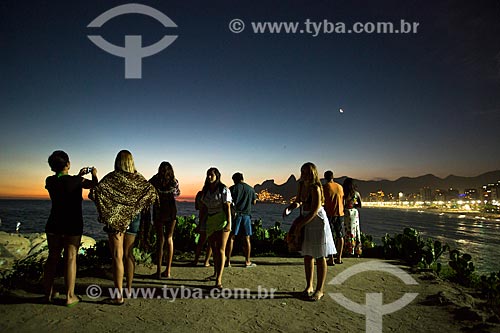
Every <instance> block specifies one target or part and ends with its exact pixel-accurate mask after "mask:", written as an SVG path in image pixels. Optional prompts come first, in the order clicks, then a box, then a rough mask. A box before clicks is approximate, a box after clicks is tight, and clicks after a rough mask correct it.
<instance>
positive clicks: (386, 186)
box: [254, 170, 500, 199]
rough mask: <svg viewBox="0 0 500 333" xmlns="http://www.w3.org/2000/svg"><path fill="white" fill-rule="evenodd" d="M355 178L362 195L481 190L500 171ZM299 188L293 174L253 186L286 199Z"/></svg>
mask: <svg viewBox="0 0 500 333" xmlns="http://www.w3.org/2000/svg"><path fill="white" fill-rule="evenodd" d="M345 178H346V176H343V177H340V178H335V182H337V183H339V184H342V183H343V182H344V180H345ZM322 181H323V180H322ZM355 181H356V184H357V186H358V190H359V192H360V193H361V195H362V196H368V194H369V193H371V192H377V191H379V190H382V191H384V192H385V193H386V194H388V193H393V194H397V193H399V192H403V193H405V194H409V193H419V192H420V189H421V188H423V187H430V188H431V189H432V190H436V189H442V190H448V189H450V188H453V189H456V190H459V191H460V192H461V193H463V192H464V190H465V189H480V188H482V186H483V185H486V184H490V183H497V182H498V181H500V170H496V171H490V172H486V173H483V174H481V175H479V176H475V177H462V176H455V175H449V176H448V177H446V178H439V177H437V176H434V175H432V174H426V175H423V176H418V177H413V178H412V177H401V178H398V179H396V180H386V179H384V180H359V179H356V180H355ZM297 187H298V184H297V179H296V178H295V176H294V175H291V176H290V177H289V178H288V180H287V181H286V182H285V183H284V184H281V185H277V184H276V183H275V182H274V180H273V179H271V180H266V181H264V182H263V183H262V184H257V185H255V186H254V189H255V191H256V192H257V193H258V192H260V191H261V190H268V191H269V192H271V193H276V194H281V195H282V196H283V197H284V198H285V199H290V198H292V197H294V196H295V195H296V194H297Z"/></svg>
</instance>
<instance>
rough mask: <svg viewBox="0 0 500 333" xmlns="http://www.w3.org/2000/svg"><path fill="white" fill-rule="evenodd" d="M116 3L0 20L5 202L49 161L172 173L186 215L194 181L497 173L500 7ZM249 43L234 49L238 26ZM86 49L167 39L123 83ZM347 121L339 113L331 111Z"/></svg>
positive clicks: (0, 177)
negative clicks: (307, 169) (411, 27)
mask: <svg viewBox="0 0 500 333" xmlns="http://www.w3.org/2000/svg"><path fill="white" fill-rule="evenodd" d="M127 3H128V2H126V1H95V0H93V1H87V0H86V1H83V0H82V1H71V2H67V1H29V2H25V1H16V0H7V1H2V2H1V4H0V46H1V49H2V52H0V110H1V116H0V117H1V121H0V142H1V143H0V198H1V197H3V198H5V197H47V194H46V190H45V189H44V181H45V178H46V177H47V176H48V175H50V174H51V171H50V168H49V166H48V164H47V157H48V156H49V155H50V153H51V152H52V151H54V150H57V149H62V150H65V151H66V152H67V153H68V154H69V156H70V159H71V163H72V170H71V171H72V172H73V173H77V172H78V170H79V169H80V168H81V167H84V166H95V167H97V168H98V170H99V177H100V178H102V177H103V176H104V175H105V174H106V173H108V172H110V171H112V168H113V161H114V158H115V156H116V154H117V152H118V151H119V150H121V149H128V150H130V151H131V152H132V154H133V155H134V158H135V162H136V167H137V169H138V171H139V172H141V173H142V174H143V175H144V176H145V177H146V178H148V179H149V178H150V177H151V176H152V175H153V174H154V173H155V172H156V171H157V168H158V165H159V164H160V162H161V161H169V162H171V163H172V165H173V166H174V170H175V173H176V176H177V178H178V179H179V182H180V185H181V191H182V195H183V197H182V198H184V199H189V198H190V197H192V196H194V194H195V193H196V191H197V190H199V189H200V188H201V186H202V184H203V181H204V178H205V172H206V170H207V169H208V168H209V167H211V166H216V167H218V168H219V170H220V171H221V172H222V175H223V181H224V182H225V183H227V184H231V175H232V174H233V173H234V172H236V171H240V172H242V173H243V174H244V175H245V178H246V181H247V182H248V183H249V184H251V185H255V184H257V183H262V182H263V181H264V180H266V179H274V180H275V181H276V183H278V184H279V183H283V182H285V181H286V180H287V178H288V177H289V176H290V175H291V174H295V175H296V176H298V175H299V169H300V166H301V165H302V164H303V163H304V162H306V161H312V162H314V163H316V165H317V166H318V169H319V171H320V174H321V175H322V174H323V172H324V171H325V170H327V169H331V170H334V172H335V175H336V176H338V177H340V176H350V177H353V178H358V179H365V180H368V179H378V178H385V179H397V178H399V177H401V176H420V175H423V174H427V173H433V174H435V175H437V176H440V177H445V176H447V175H449V174H455V175H460V176H476V175H478V174H481V173H483V172H487V171H492V170H496V169H500V149H499V146H498V142H499V140H498V138H499V135H498V133H500V39H499V37H498V36H500V20H499V18H500V3H499V2H498V1H493V0H490V1H401V0H397V1H396V0H394V1H352V0H349V1H347V0H345V1H268V0H266V1H209V2H208V1H203V2H202V1H136V2H135V3H140V4H145V5H148V6H151V7H153V8H155V9H157V10H159V11H160V12H162V13H164V14H165V15H167V16H168V17H169V18H170V19H171V20H172V21H173V22H175V24H176V25H177V27H176V28H175V27H168V28H166V27H164V26H163V25H162V24H161V23H160V22H158V21H157V20H155V19H154V18H152V17H149V16H146V15H142V14H127V15H122V16H117V17H115V18H113V19H110V20H109V21H108V22H106V23H105V24H104V25H103V26H102V27H100V28H89V27H87V26H88V24H89V23H90V22H91V21H92V20H93V19H94V18H96V17H97V16H99V15H100V14H102V13H103V12H105V11H106V10H108V9H111V8H113V7H115V6H118V5H124V4H127ZM236 18H237V19H241V20H242V21H243V22H245V30H244V31H242V32H241V33H233V32H231V31H230V29H229V23H230V22H231V20H233V19H236ZM307 19H309V20H310V21H314V22H323V21H324V20H328V21H330V22H345V23H346V24H347V25H348V26H350V25H352V24H353V23H355V22H387V21H389V22H394V23H396V24H399V22H400V21H401V20H402V19H404V20H405V21H407V22H418V31H417V33H415V34H374V33H373V34H367V33H365V34H319V35H318V36H316V37H313V36H312V35H311V34H307V33H302V34H301V33H297V34H286V33H281V34H277V33H274V34H271V33H269V32H267V33H261V34H257V33H254V32H253V31H252V25H251V22H271V21H273V22H305V21H306V20H307ZM87 35H101V36H102V37H103V38H104V39H106V40H108V41H109V42H110V43H112V44H116V45H121V46H123V45H124V38H125V37H124V36H125V35H141V36H142V45H143V46H148V45H151V44H154V43H156V42H157V41H158V40H160V39H161V38H162V37H163V36H164V35H176V36H178V37H177V39H176V40H175V41H174V42H173V43H172V44H171V45H170V46H168V47H167V48H166V49H164V50H163V51H161V52H159V53H157V54H154V55H152V56H150V57H147V58H143V59H142V78H141V79H125V78H124V59H123V58H120V57H117V56H113V55H111V54H109V53H106V52H105V51H103V50H102V49H100V48H99V47H97V46H96V45H94V44H93V43H92V42H91V41H90V40H89V39H88V38H87ZM339 109H342V110H343V111H344V112H343V113H341V112H339Z"/></svg>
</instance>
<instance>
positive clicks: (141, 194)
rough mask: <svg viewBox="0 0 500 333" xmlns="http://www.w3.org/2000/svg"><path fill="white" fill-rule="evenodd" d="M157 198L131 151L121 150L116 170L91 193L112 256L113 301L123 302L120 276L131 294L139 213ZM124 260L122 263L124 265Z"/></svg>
mask: <svg viewBox="0 0 500 333" xmlns="http://www.w3.org/2000/svg"><path fill="white" fill-rule="evenodd" d="M157 198H158V195H157V193H156V190H155V188H154V187H153V185H151V184H150V183H149V182H148V181H147V180H146V179H145V178H144V177H143V176H142V175H141V174H140V173H138V172H137V170H136V169H135V165H134V159H133V157H132V154H131V153H130V152H129V151H128V150H122V151H120V152H119V153H118V155H117V156H116V159H115V171H112V172H110V173H109V174H107V175H106V176H105V177H104V178H103V179H102V180H101V181H100V182H99V184H98V185H97V186H96V187H95V188H94V189H93V191H92V192H91V199H92V200H94V202H95V204H96V207H97V212H98V214H99V222H101V223H104V224H105V227H104V231H106V232H107V233H108V239H109V247H110V249H111V255H112V257H113V265H112V269H113V280H114V285H115V288H116V289H117V290H118V291H119V294H118V297H117V298H115V299H112V300H111V303H112V304H115V305H121V304H123V302H124V301H123V294H122V290H123V275H124V268H125V276H126V277H127V291H128V293H129V294H130V292H131V289H132V280H133V278H134V269H135V260H134V256H133V254H132V248H133V245H134V241H135V236H136V234H137V231H138V229H139V224H140V212H141V211H142V210H143V209H144V208H146V207H150V206H151V205H152V204H153V203H154V202H155V201H156V200H157ZM123 260H125V265H124V264H123Z"/></svg>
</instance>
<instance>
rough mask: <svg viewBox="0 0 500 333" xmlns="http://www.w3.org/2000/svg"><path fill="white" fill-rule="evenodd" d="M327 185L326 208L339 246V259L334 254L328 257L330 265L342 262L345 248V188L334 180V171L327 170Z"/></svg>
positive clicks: (324, 189) (324, 186)
mask: <svg viewBox="0 0 500 333" xmlns="http://www.w3.org/2000/svg"><path fill="white" fill-rule="evenodd" d="M325 181H326V183H325V185H323V194H324V196H325V210H326V215H327V216H328V221H330V228H331V229H332V233H334V234H333V236H334V238H335V244H336V246H337V259H335V260H334V258H333V255H332V256H331V257H330V258H329V259H328V265H330V266H334V265H335V264H342V251H343V249H344V190H343V189H342V186H341V185H340V184H338V183H336V182H334V181H333V172H332V171H330V170H328V171H326V172H325Z"/></svg>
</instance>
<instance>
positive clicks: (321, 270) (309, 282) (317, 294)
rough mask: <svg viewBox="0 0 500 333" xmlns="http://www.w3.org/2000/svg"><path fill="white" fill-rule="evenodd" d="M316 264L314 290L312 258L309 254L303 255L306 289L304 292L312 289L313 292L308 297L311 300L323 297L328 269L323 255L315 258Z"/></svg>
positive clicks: (309, 291) (307, 292)
mask: <svg viewBox="0 0 500 333" xmlns="http://www.w3.org/2000/svg"><path fill="white" fill-rule="evenodd" d="M316 266H317V269H318V276H317V281H316V290H314V288H313V280H314V258H313V257H311V256H304V270H305V274H306V289H305V290H304V293H305V294H307V295H309V294H310V293H312V292H313V291H314V294H313V295H312V296H311V297H310V300H311V301H318V300H320V299H321V298H322V297H323V295H324V291H323V290H324V287H325V280H326V273H327V270H328V268H327V265H326V259H325V258H324V257H322V258H318V259H316Z"/></svg>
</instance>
